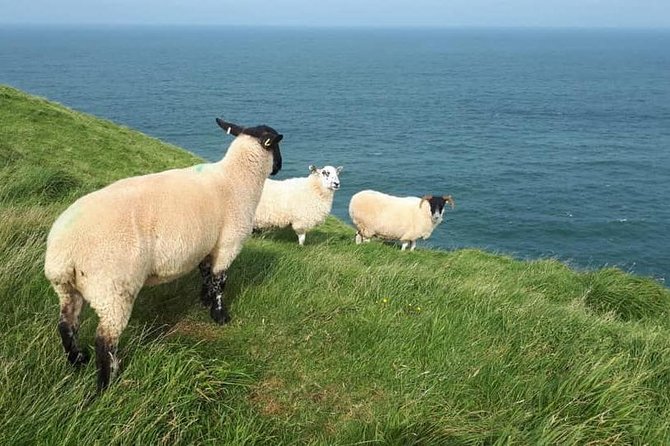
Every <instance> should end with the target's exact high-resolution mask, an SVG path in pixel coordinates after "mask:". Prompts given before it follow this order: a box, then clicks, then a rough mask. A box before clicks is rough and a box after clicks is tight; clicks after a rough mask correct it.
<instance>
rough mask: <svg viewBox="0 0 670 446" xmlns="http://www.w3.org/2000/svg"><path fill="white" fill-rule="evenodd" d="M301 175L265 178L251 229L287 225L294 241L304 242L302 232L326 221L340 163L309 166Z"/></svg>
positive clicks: (331, 204)
mask: <svg viewBox="0 0 670 446" xmlns="http://www.w3.org/2000/svg"><path fill="white" fill-rule="evenodd" d="M309 171H310V174H309V176H307V177H303V178H289V179H288V180H283V181H276V180H271V179H267V180H265V187H264V188H263V194H262V195H261V201H260V202H259V203H258V207H257V208H256V217H255V220H254V228H256V229H267V228H285V227H287V226H291V227H292V228H293V230H294V231H295V233H296V235H297V236H298V243H300V245H301V246H302V245H303V244H304V243H305V234H306V233H307V231H309V230H310V229H312V228H313V227H315V226H317V225H320V224H321V223H323V222H324V221H325V220H326V217H327V216H328V214H330V210H331V208H332V207H333V197H334V195H335V191H336V190H338V189H339V188H340V178H339V173H340V172H341V171H342V166H340V167H337V168H335V167H333V166H325V167H324V168H322V169H318V168H316V167H314V166H309Z"/></svg>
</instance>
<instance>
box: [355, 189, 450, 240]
mask: <svg viewBox="0 0 670 446" xmlns="http://www.w3.org/2000/svg"><path fill="white" fill-rule="evenodd" d="M349 215H350V217H351V220H352V221H353V223H354V226H356V229H357V231H358V232H357V234H356V243H360V242H361V241H369V240H370V238H372V237H378V238H381V239H386V240H400V241H401V242H402V244H403V249H405V248H406V247H407V246H408V245H410V244H411V248H412V249H414V247H415V246H416V240H418V239H420V238H421V239H424V240H425V239H427V238H428V237H430V235H431V234H432V233H433V230H434V229H435V228H436V227H437V225H439V224H440V222H441V221H442V216H441V214H440V215H439V218H437V219H433V218H432V216H431V211H430V204H429V203H428V202H427V201H426V200H422V199H421V198H418V197H396V196H393V195H388V194H384V193H382V192H377V191H373V190H364V191H361V192H358V193H356V194H354V196H353V197H351V201H350V203H349Z"/></svg>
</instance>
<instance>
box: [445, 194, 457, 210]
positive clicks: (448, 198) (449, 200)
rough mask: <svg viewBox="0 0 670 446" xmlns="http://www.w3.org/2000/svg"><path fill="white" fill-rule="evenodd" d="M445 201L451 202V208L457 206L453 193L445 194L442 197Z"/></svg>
mask: <svg viewBox="0 0 670 446" xmlns="http://www.w3.org/2000/svg"><path fill="white" fill-rule="evenodd" d="M442 199H443V200H444V202H445V203H449V204H450V205H451V208H452V209H453V208H455V207H456V202H455V201H454V198H453V197H452V196H451V195H445V196H443V197H442Z"/></svg>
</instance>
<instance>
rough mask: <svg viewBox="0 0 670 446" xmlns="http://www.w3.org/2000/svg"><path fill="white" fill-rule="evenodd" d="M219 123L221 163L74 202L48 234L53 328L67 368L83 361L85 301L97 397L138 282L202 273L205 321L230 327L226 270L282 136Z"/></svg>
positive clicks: (277, 163)
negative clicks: (55, 304) (56, 312)
mask: <svg viewBox="0 0 670 446" xmlns="http://www.w3.org/2000/svg"><path fill="white" fill-rule="evenodd" d="M216 122H217V124H218V125H219V126H220V127H221V128H223V129H224V130H226V132H227V133H229V134H230V133H232V134H233V135H234V136H236V138H235V139H234V140H233V142H232V143H231V144H230V147H229V148H228V151H227V153H226V155H225V156H224V157H223V159H221V160H220V161H218V162H215V163H209V164H200V165H197V166H192V167H188V168H183V169H172V170H167V171H164V172H159V173H154V174H150V175H143V176H137V177H130V178H126V179H123V180H120V181H117V182H115V183H112V184H110V185H109V186H106V187H104V188H102V189H99V190H97V191H95V192H92V193H90V194H88V195H85V196H83V197H81V198H79V199H78V200H77V201H75V202H74V203H73V204H72V205H71V206H70V207H68V208H67V209H66V210H65V211H64V212H63V213H62V214H61V215H60V216H59V217H58V218H57V219H56V221H55V222H54V224H53V226H52V228H51V230H50V232H49V235H48V238H47V247H46V254H45V263H44V272H45V275H46V277H47V279H49V281H50V282H51V285H52V286H53V288H54V290H55V291H56V294H57V295H58V297H59V299H60V319H59V323H58V331H59V333H60V336H61V340H62V343H63V348H64V349H65V352H66V354H67V358H68V360H69V362H70V363H71V364H73V365H79V364H83V363H85V362H86V361H87V360H88V354H87V352H85V351H82V350H81V349H80V348H79V346H78V343H77V330H78V328H79V315H80V313H81V309H82V306H83V304H84V302H88V303H89V304H90V306H91V307H92V308H93V309H94V310H95V312H96V313H97V315H98V317H99V324H98V328H97V331H96V337H95V352H96V364H97V369H98V390H99V391H102V390H104V389H105V388H107V387H108V385H109V383H110V380H111V379H113V378H114V376H115V375H116V372H117V370H118V359H117V356H116V353H117V346H118V341H119V337H120V336H121V333H122V332H123V330H124V329H125V327H126V325H127V323H128V319H129V318H130V313H131V311H132V308H133V304H134V302H135V299H136V297H137V294H138V293H139V291H140V289H141V288H142V287H143V286H144V285H149V286H150V285H157V284H160V283H165V282H169V281H172V280H174V279H176V278H178V277H180V276H183V275H184V274H186V273H188V272H190V271H191V270H193V269H194V268H195V267H196V266H200V270H201V272H202V275H203V279H204V286H203V295H202V299H203V302H204V303H208V304H209V306H210V315H211V317H212V319H214V321H216V322H217V323H219V324H224V323H226V322H228V321H229V320H230V317H229V315H228V312H227V310H226V307H225V305H224V299H223V291H224V287H225V284H226V278H227V276H226V270H227V269H228V267H229V266H230V264H231V263H232V261H233V260H234V259H235V257H236V256H237V254H238V253H239V252H240V250H241V248H242V243H243V242H244V240H245V239H246V238H247V237H248V236H249V234H251V231H252V225H253V216H254V212H255V211H256V206H257V204H258V201H259V199H260V196H261V191H262V188H263V184H264V182H265V178H266V177H267V176H268V174H272V175H274V174H276V173H277V172H278V171H279V170H280V169H281V164H282V159H281V152H280V150H279V142H280V141H281V139H282V138H283V135H280V134H279V133H277V131H275V130H274V129H273V128H271V127H268V126H264V125H262V126H257V127H250V128H242V127H240V126H238V125H235V124H231V123H228V122H225V121H223V120H221V119H219V118H217V119H216Z"/></svg>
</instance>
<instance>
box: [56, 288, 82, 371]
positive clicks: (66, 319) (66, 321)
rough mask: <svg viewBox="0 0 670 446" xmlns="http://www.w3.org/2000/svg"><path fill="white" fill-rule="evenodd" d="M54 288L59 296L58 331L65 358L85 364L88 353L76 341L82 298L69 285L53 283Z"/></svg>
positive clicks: (74, 362) (77, 363)
mask: <svg viewBox="0 0 670 446" xmlns="http://www.w3.org/2000/svg"><path fill="white" fill-rule="evenodd" d="M54 288H55V290H56V292H57V293H58V296H59V298H60V320H59V321H58V333H59V334H60V337H61V341H62V342H63V349H65V353H66V354H67V360H68V361H69V362H70V364H72V365H75V366H78V365H81V364H85V363H86V362H87V361H88V359H89V357H88V353H86V352H85V351H81V350H80V349H79V344H78V343H77V331H78V329H79V314H80V313H81V308H82V305H83V304H84V298H83V297H82V296H81V294H79V292H77V291H76V290H74V289H73V288H72V287H71V286H69V285H62V284H59V285H55V286H54Z"/></svg>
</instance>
